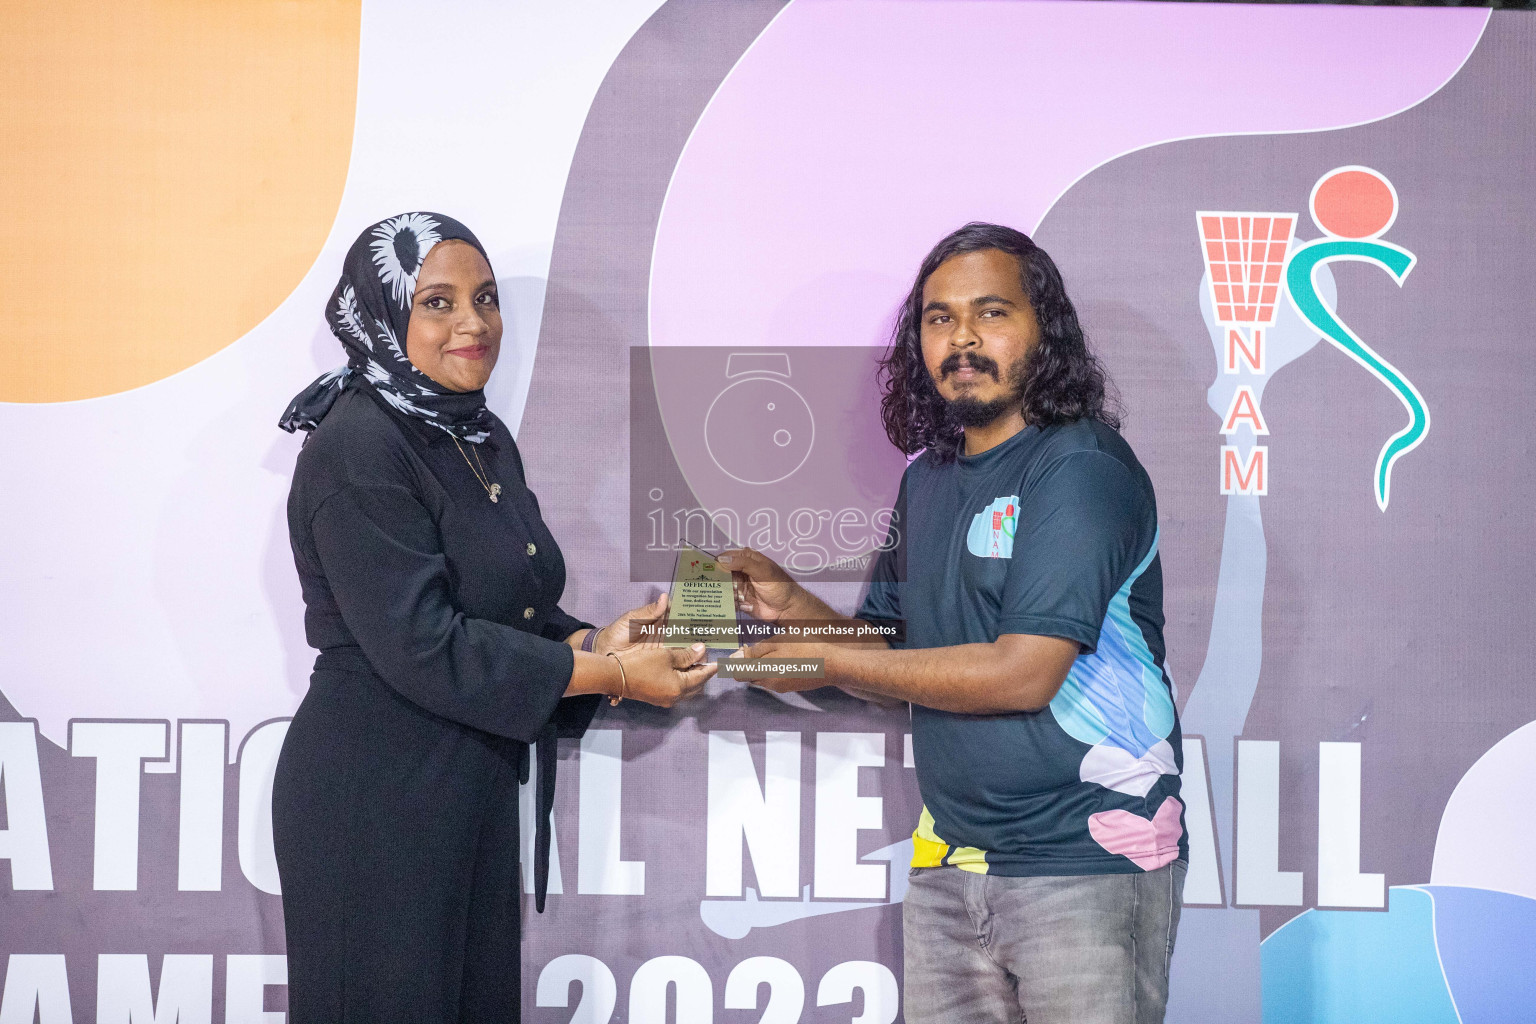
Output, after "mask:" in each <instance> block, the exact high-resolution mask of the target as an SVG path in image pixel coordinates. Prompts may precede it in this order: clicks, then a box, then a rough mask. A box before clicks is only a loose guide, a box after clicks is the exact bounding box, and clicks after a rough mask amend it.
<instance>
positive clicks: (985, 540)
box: [965, 494, 1019, 558]
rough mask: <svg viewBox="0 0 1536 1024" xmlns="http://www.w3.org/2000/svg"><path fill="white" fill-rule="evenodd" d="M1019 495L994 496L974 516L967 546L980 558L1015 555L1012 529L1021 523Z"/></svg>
mask: <svg viewBox="0 0 1536 1024" xmlns="http://www.w3.org/2000/svg"><path fill="white" fill-rule="evenodd" d="M1018 508H1019V496H1018V495H1017V494H1010V495H1008V496H1007V497H1006V498H995V499H993V501H992V504H990V505H988V506H987V507H986V508H984V509H982V510H981V511H980V512H978V513H976V514H975V515H974V516H972V517H971V529H970V532H968V533H967V534H966V535H965V546H966V547H967V548H968V549H969V550H970V552H971V554H973V555H975V556H976V557H977V558H1012V557H1013V531H1014V528H1015V526H1016V525H1017V522H1018Z"/></svg>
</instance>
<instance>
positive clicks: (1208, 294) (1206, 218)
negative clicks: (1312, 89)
mask: <svg viewBox="0 0 1536 1024" xmlns="http://www.w3.org/2000/svg"><path fill="white" fill-rule="evenodd" d="M1308 206H1309V208H1310V211H1311V214H1312V221H1313V223H1314V224H1316V225H1317V227H1318V229H1319V230H1321V231H1322V232H1323V237H1322V238H1316V239H1313V240H1312V241H1309V242H1302V243H1299V244H1297V243H1296V242H1295V241H1294V235H1295V229H1296V222H1297V220H1299V219H1300V218H1299V216H1298V215H1297V214H1295V213H1230V212H1222V211H1203V210H1202V211H1198V212H1197V213H1196V214H1195V221H1196V224H1197V226H1198V228H1199V231H1200V241H1201V249H1202V252H1203V254H1204V256H1205V269H1206V280H1205V284H1206V288H1205V294H1203V295H1202V296H1201V298H1202V303H1201V304H1202V307H1203V306H1204V305H1205V303H1206V302H1209V303H1210V317H1209V319H1210V320H1211V321H1213V326H1214V327H1215V329H1216V330H1217V331H1219V332H1220V334H1221V336H1222V340H1221V341H1220V342H1219V343H1218V349H1219V350H1220V351H1221V354H1222V358H1221V368H1222V374H1223V376H1224V375H1226V374H1236V375H1239V378H1240V380H1241V382H1240V383H1237V384H1236V386H1235V387H1232V386H1231V383H1230V382H1228V383H1227V384H1226V385H1224V384H1223V379H1222V378H1221V377H1218V379H1217V382H1216V384H1214V385H1212V387H1211V396H1212V398H1213V399H1215V398H1216V396H1217V394H1218V393H1221V392H1225V391H1226V390H1228V389H1229V388H1230V390H1231V395H1230V398H1226V399H1225V403H1224V410H1225V411H1224V413H1223V415H1222V424H1221V433H1222V435H1223V437H1226V438H1231V437H1232V435H1234V434H1236V433H1237V432H1238V431H1239V429H1243V428H1246V430H1247V431H1248V434H1249V438H1250V440H1249V441H1248V443H1247V444H1246V445H1238V444H1233V443H1230V442H1229V443H1226V444H1223V445H1222V448H1221V493H1222V494H1228V495H1255V496H1263V495H1266V494H1268V493H1269V449H1268V448H1267V447H1266V446H1264V445H1261V444H1259V443H1258V439H1259V438H1260V437H1264V436H1267V435H1268V434H1269V427H1268V425H1267V424H1266V423H1265V422H1264V414H1263V412H1262V411H1261V409H1260V396H1261V394H1262V392H1263V385H1264V381H1265V378H1266V377H1267V375H1268V374H1270V373H1272V372H1273V371H1274V370H1275V369H1278V368H1279V365H1283V364H1284V363H1285V362H1289V361H1290V359H1293V358H1295V357H1296V356H1298V355H1300V354H1301V353H1302V352H1304V351H1305V350H1306V349H1307V348H1309V347H1310V346H1311V344H1313V343H1314V342H1315V339H1316V338H1317V337H1318V336H1321V337H1323V338H1326V339H1328V341H1329V342H1331V343H1332V344H1333V345H1334V346H1336V347H1337V348H1339V349H1340V350H1342V351H1343V352H1344V353H1345V354H1346V355H1348V356H1349V357H1350V358H1351V359H1353V360H1354V361H1355V362H1357V363H1359V364H1360V365H1361V366H1363V367H1365V369H1366V370H1368V371H1370V373H1371V375H1372V376H1374V377H1375V378H1376V379H1377V380H1379V381H1381V383H1382V384H1384V385H1386V386H1387V388H1388V389H1389V390H1390V391H1391V392H1392V393H1393V394H1395V395H1396V396H1397V397H1398V400H1399V401H1401V402H1402V403H1403V407H1404V409H1405V410H1406V411H1407V413H1408V423H1407V425H1406V426H1404V427H1403V428H1402V429H1401V430H1399V431H1398V432H1397V433H1395V434H1393V435H1392V436H1391V437H1389V438H1387V440H1386V443H1385V444H1383V445H1382V448H1381V453H1380V454H1379V455H1378V456H1377V459H1376V470H1375V474H1374V479H1373V489H1374V491H1375V496H1376V505H1377V507H1379V508H1380V509H1381V510H1382V511H1383V512H1385V511H1386V509H1387V502H1388V501H1389V500H1390V498H1391V493H1392V467H1393V465H1394V464H1395V463H1396V462H1397V460H1398V459H1399V458H1401V457H1402V456H1403V455H1405V454H1407V453H1408V452H1410V451H1412V450H1413V449H1414V448H1416V447H1418V445H1419V444H1420V442H1422V441H1423V440H1424V435H1425V434H1426V433H1428V432H1429V408H1428V406H1426V405H1425V404H1424V398H1423V396H1421V395H1420V394H1419V392H1418V389H1417V388H1415V387H1414V386H1413V383H1412V382H1411V381H1409V380H1408V378H1406V377H1404V376H1403V375H1402V373H1400V372H1399V371H1398V369H1397V368H1396V367H1394V366H1393V365H1392V364H1391V363H1389V362H1388V361H1387V360H1386V359H1384V358H1382V356H1381V355H1380V354H1378V353H1377V352H1376V351H1375V350H1374V349H1372V348H1371V347H1370V346H1369V345H1367V344H1366V343H1365V342H1364V341H1362V340H1361V339H1360V337H1359V336H1358V335H1356V334H1355V332H1354V331H1352V330H1350V328H1349V326H1348V325H1347V324H1345V323H1344V322H1343V321H1342V320H1340V319H1339V317H1338V314H1337V313H1336V312H1335V311H1334V304H1333V303H1331V302H1330V301H1328V300H1327V299H1325V297H1324V294H1323V293H1324V291H1330V292H1331V291H1332V274H1331V273H1328V272H1327V267H1328V266H1329V264H1333V263H1340V262H1357V263H1370V264H1374V265H1375V266H1378V267H1381V268H1382V269H1383V270H1385V271H1386V272H1387V273H1388V274H1390V275H1391V276H1392V279H1393V280H1394V281H1395V282H1397V284H1398V285H1401V284H1402V283H1403V281H1404V279H1406V278H1407V276H1408V271H1410V270H1412V269H1413V264H1414V260H1415V257H1414V255H1413V253H1411V252H1409V251H1408V250H1406V249H1404V248H1402V247H1401V246H1398V245H1394V244H1393V243H1391V242H1385V241H1382V240H1381V235H1383V234H1384V233H1386V231H1387V229H1388V228H1390V227H1391V226H1392V223H1393V222H1394V221H1395V220H1396V219H1397V210H1398V201H1397V190H1396V189H1394V188H1393V187H1392V183H1391V182H1390V181H1388V180H1387V178H1386V176H1385V175H1383V174H1381V173H1380V172H1379V171H1376V170H1373V169H1371V168H1369V167H1359V166H1347V167H1338V168H1335V169H1334V170H1331V171H1329V172H1328V173H1327V174H1324V175H1323V176H1322V177H1321V178H1319V179H1318V181H1317V184H1315V185H1313V186H1312V194H1311V196H1310V198H1309V201H1308ZM1325 285H1326V287H1325ZM1282 295H1284V296H1286V297H1288V298H1289V300H1290V305H1291V308H1292V310H1294V312H1295V314H1296V317H1295V318H1294V319H1291V318H1288V317H1286V316H1285V315H1284V313H1283V311H1282V309H1281V297H1282ZM1217 411H1218V412H1223V408H1221V407H1218V408H1217ZM1234 440H1235V439H1234Z"/></svg>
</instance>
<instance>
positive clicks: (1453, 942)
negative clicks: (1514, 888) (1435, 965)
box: [1423, 885, 1536, 1024]
mask: <svg viewBox="0 0 1536 1024" xmlns="http://www.w3.org/2000/svg"><path fill="white" fill-rule="evenodd" d="M1423 889H1424V890H1425V891H1426V892H1428V893H1429V894H1430V895H1431V896H1433V897H1434V901H1435V938H1436V939H1437V940H1438V945H1439V947H1440V963H1441V965H1442V966H1443V967H1444V968H1445V978H1446V981H1447V982H1449V984H1450V987H1451V994H1452V995H1453V996H1455V998H1456V1009H1458V1010H1460V1011H1461V1020H1462V1024H1517V1022H1522V1024H1523V1022H1526V1021H1531V1020H1536V900H1533V899H1528V898H1527V897H1525V896H1515V895H1513V894H1511V893H1507V892H1493V891H1492V890H1489V889H1464V888H1461V887H1459V886H1449V885H1426V886H1423Z"/></svg>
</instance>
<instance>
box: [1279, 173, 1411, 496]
mask: <svg viewBox="0 0 1536 1024" xmlns="http://www.w3.org/2000/svg"><path fill="white" fill-rule="evenodd" d="M1309 205H1310V206H1311V209H1312V221H1313V223H1315V224H1316V225H1317V226H1318V228H1319V229H1320V230H1321V231H1322V232H1323V234H1324V237H1322V238H1318V239H1314V240H1312V241H1310V242H1305V243H1303V244H1302V245H1299V246H1297V247H1296V248H1295V249H1294V250H1293V251H1292V252H1291V255H1290V260H1289V261H1288V262H1287V264H1286V268H1285V284H1286V289H1287V291H1288V292H1289V293H1290V297H1291V305H1293V306H1294V307H1295V308H1296V312H1297V313H1298V314H1300V316H1301V318H1302V319H1303V320H1305V321H1306V322H1307V323H1308V324H1309V325H1311V327H1312V328H1313V329H1315V330H1316V331H1317V332H1318V334H1320V335H1322V336H1323V337H1325V338H1327V339H1328V340H1329V341H1331V342H1332V343H1333V344H1334V345H1336V346H1338V347H1339V348H1340V349H1342V350H1343V351H1344V353H1345V354H1346V355H1348V356H1349V357H1350V358H1351V359H1353V360H1354V361H1355V362H1357V363H1359V364H1360V365H1361V366H1363V367H1365V368H1366V369H1367V370H1369V371H1370V372H1371V374H1372V375H1373V376H1374V377H1375V378H1376V379H1377V380H1379V381H1381V382H1382V383H1383V384H1385V385H1386V386H1387V388H1388V389H1390V390H1391V391H1392V393H1393V394H1395V395H1396V396H1397V397H1398V400H1399V401H1401V402H1402V403H1403V407H1404V408H1405V409H1407V411H1408V424H1407V425H1406V426H1404V427H1403V428H1402V429H1401V430H1399V431H1398V432H1397V433H1395V434H1393V435H1392V436H1391V437H1389V438H1387V441H1386V443H1385V444H1384V445H1382V448H1381V454H1380V455H1378V456H1377V459H1376V475H1375V489H1376V504H1377V506H1378V507H1380V509H1381V510H1382V511H1383V512H1385V511H1386V510H1387V502H1388V501H1389V500H1390V499H1391V495H1392V466H1393V464H1394V463H1396V462H1397V460H1398V459H1400V458H1402V457H1403V456H1404V455H1406V454H1407V453H1408V452H1411V451H1412V450H1413V449H1414V448H1416V447H1418V446H1419V444H1420V443H1422V442H1423V440H1424V435H1425V434H1427V433H1428V432H1429V407H1428V406H1427V405H1425V404H1424V397H1423V396H1422V395H1420V394H1419V390H1418V388H1416V387H1414V386H1413V382H1412V381H1410V380H1409V379H1408V378H1407V377H1405V376H1403V374H1402V373H1401V372H1400V371H1399V370H1398V369H1397V367H1395V366H1393V365H1392V364H1391V363H1389V362H1388V361H1387V360H1386V359H1384V358H1383V357H1382V356H1381V355H1380V354H1379V353H1378V352H1376V351H1375V350H1374V349H1372V348H1371V347H1370V346H1369V345H1367V344H1366V343H1365V342H1364V341H1362V340H1361V339H1360V337H1359V336H1358V335H1356V334H1355V332H1354V331H1352V330H1350V328H1349V325H1348V324H1346V323H1344V321H1342V320H1340V319H1339V316H1338V314H1337V313H1336V312H1335V311H1334V310H1333V309H1330V308H1329V306H1328V304H1327V303H1326V302H1324V301H1323V298H1322V296H1321V295H1319V294H1318V288H1317V281H1318V272H1319V271H1320V270H1321V269H1322V268H1323V267H1325V266H1327V265H1328V264H1330V263H1343V262H1355V263H1370V264H1374V265H1375V266H1378V267H1380V268H1382V269H1383V270H1385V271H1386V272H1387V273H1388V274H1391V275H1392V280H1394V281H1396V282H1397V284H1398V285H1401V284H1402V283H1403V281H1404V279H1405V278H1407V276H1408V271H1410V270H1412V269H1413V264H1414V260H1415V257H1414V255H1413V253H1411V252H1409V251H1408V250H1407V249H1404V248H1403V247H1402V246H1400V245H1394V244H1393V243H1391V242H1386V241H1383V240H1382V238H1381V236H1382V235H1383V234H1385V233H1386V231H1387V229H1388V228H1390V227H1391V226H1392V223H1393V221H1395V220H1396V219H1397V209H1398V204H1397V190H1396V189H1395V188H1393V187H1392V183H1391V182H1390V181H1388V180H1387V178H1386V176H1385V175H1383V174H1382V173H1381V172H1380V171H1376V170H1373V169H1371V168H1369V167H1360V166H1348V167H1338V168H1335V169H1333V170H1331V171H1329V172H1328V173H1327V174H1324V175H1323V176H1322V177H1321V178H1319V179H1318V181H1317V184H1316V185H1314V186H1312V197H1311V201H1310V204H1309Z"/></svg>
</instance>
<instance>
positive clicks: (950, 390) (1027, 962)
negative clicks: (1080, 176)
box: [721, 223, 1188, 1024]
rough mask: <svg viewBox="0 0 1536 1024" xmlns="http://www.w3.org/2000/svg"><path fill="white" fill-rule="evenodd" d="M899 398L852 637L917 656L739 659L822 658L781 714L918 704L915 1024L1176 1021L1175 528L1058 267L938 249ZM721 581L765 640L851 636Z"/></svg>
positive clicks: (909, 916) (926, 267) (891, 362)
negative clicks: (841, 691)
mask: <svg viewBox="0 0 1536 1024" xmlns="http://www.w3.org/2000/svg"><path fill="white" fill-rule="evenodd" d="M882 382H883V385H884V389H885V398H884V402H883V405H882V416H883V419H884V423H885V429H886V433H887V435H888V436H889V437H890V439H891V442H892V443H893V444H894V445H896V447H897V448H899V449H901V450H902V451H903V452H905V453H907V454H908V455H916V456H917V458H916V459H914V460H913V462H912V463H911V465H910V466H909V467H908V468H907V471H906V473H905V475H904V476H903V478H902V482H901V489H900V492H899V494H898V497H897V504H896V514H895V518H894V520H893V525H892V528H891V532H890V535H889V537H888V538H887V541H886V544H885V546H884V549H883V550H882V551H881V553H880V555H879V557H878V559H877V561H876V564H875V570H874V577H873V580H872V582H871V585H870V590H869V593H868V595H867V597H866V598H865V600H864V602H863V605H862V606H861V607H860V609H859V612H858V619H861V620H864V621H868V622H903V623H904V624H905V632H904V636H903V638H902V639H901V640H900V641H898V642H894V643H892V644H886V643H884V642H875V643H867V644H859V645H848V644H837V645H833V644H805V643H785V642H772V641H770V642H765V643H762V644H758V645H755V646H754V647H751V648H748V649H747V650H746V651H745V652H744V656H745V657H749V658H768V657H785V656H787V657H797V658H821V659H823V660H824V665H825V673H826V678H825V679H818V680H812V681H807V680H805V679H803V678H799V679H794V678H782V677H774V676H771V675H765V676H764V677H763V678H762V679H761V680H760V684H761V685H764V686H767V687H770V688H772V689H774V690H777V691H781V692H783V691H787V690H795V689H805V688H808V687H810V686H815V685H821V684H823V683H826V682H835V683H838V684H839V685H842V686H844V687H845V688H846V689H849V690H851V691H853V692H856V693H859V694H861V695H864V696H867V697H870V698H871V699H876V700H900V701H909V702H910V703H911V704H912V733H913V737H912V745H913V753H914V756H915V759H916V763H917V776H918V785H919V788H920V789H921V791H922V796H923V804H924V806H923V812H922V816H921V819H920V821H919V822H918V825H917V829H916V831H915V833H914V834H913V845H914V853H913V861H912V878H911V880H910V885H909V887H908V889H907V896H906V900H905V904H904V909H903V924H904V932H905V973H906V979H905V1003H906V1007H905V1008H906V1019H907V1020H908V1021H909V1022H912V1024H929V1022H939V1021H943V1022H958V1021H966V1022H971V1021H1015V1022H1016V1021H1018V1020H1020V1019H1025V1020H1028V1021H1029V1024H1058V1022H1059V1024H1066V1022H1071V1024H1150V1022H1157V1021H1161V1020H1162V1019H1163V1011H1164V1007H1165V1006H1166V1003H1167V998H1168V962H1169V957H1170V955H1171V954H1172V951H1173V942H1174V935H1175V932H1176V929H1177V927H1178V918H1179V909H1180V904H1181V898H1182V892H1183V884H1184V872H1185V867H1186V864H1187V861H1188V844H1187V841H1186V839H1185V835H1184V823H1183V804H1182V803H1181V801H1180V799H1179V772H1180V767H1181V762H1182V758H1181V751H1180V745H1181V743H1180V736H1179V726H1178V719H1177V715H1176V713H1175V710H1174V702H1173V687H1172V683H1171V681H1170V679H1169V677H1168V674H1167V672H1166V671H1165V670H1164V667H1163V663H1164V653H1165V652H1164V646H1163V631H1162V628H1163V611H1162V598H1163V595H1162V568H1161V564H1160V562H1159V559H1158V550H1157V547H1158V545H1157V540H1158V529H1157V508H1156V503H1155V498H1154V496H1153V491H1152V483H1151V481H1150V480H1149V479H1148V477H1147V474H1146V472H1145V471H1144V470H1143V469H1142V467H1141V464H1140V462H1138V461H1137V459H1136V456H1135V454H1134V453H1133V452H1132V451H1131V448H1130V446H1129V445H1128V444H1127V443H1126V442H1125V440H1124V438H1122V437H1121V436H1120V433H1119V429H1118V428H1119V417H1118V415H1117V414H1116V412H1115V410H1114V407H1113V406H1114V403H1113V401H1112V400H1110V399H1109V398H1108V397H1107V396H1106V391H1107V384H1106V380H1105V375H1104V372H1103V369H1102V368H1101V366H1100V365H1099V363H1098V361H1097V360H1096V359H1095V358H1094V356H1093V355H1092V353H1090V352H1089V350H1088V347H1087V344H1086V342H1085V340H1084V338H1083V331H1082V328H1081V327H1080V326H1079V324H1078V319H1077V313H1076V311H1075V310H1074V309H1073V306H1072V303H1071V301H1070V300H1069V299H1068V298H1067V294H1066V289H1065V287H1064V286H1063V284H1062V280H1061V275H1060V273H1059V272H1058V270H1057V268H1056V265H1055V263H1054V262H1052V260H1051V258H1050V256H1048V255H1047V254H1046V253H1045V251H1044V250H1043V249H1041V248H1040V247H1039V246H1037V245H1035V244H1034V242H1033V241H1031V240H1030V238H1029V237H1028V236H1026V235H1024V234H1023V233H1021V232H1019V231H1016V230H1014V229H1012V228H1007V227H1002V226H999V225H994V224H981V223H973V224H968V225H966V226H965V227H963V228H961V229H959V230H958V231H955V232H954V233H952V234H951V235H949V236H948V237H947V238H945V239H943V240H942V241H941V242H939V244H938V245H937V246H935V247H934V249H933V250H932V251H931V252H930V253H929V254H928V256H927V257H926V258H925V259H924V260H923V263H922V266H921V268H920V269H919V271H918V275H917V280H916V282H915V283H914V284H913V286H912V290H911V292H910V293H909V294H908V296H907V299H906V301H905V303H904V304H903V306H902V310H901V315H900V317H899V319H898V322H897V326H896V329H895V332H894V336H893V338H892V342H891V347H890V350H889V352H888V353H887V355H886V357H885V359H884V362H883V374H882ZM919 453H920V454H919ZM721 561H722V562H724V563H726V564H728V565H730V567H731V568H732V569H734V570H735V571H736V572H737V573H738V581H739V592H740V594H741V599H742V602H743V608H744V610H746V611H748V612H749V613H751V614H753V615H755V616H756V617H758V618H760V619H763V620H765V621H774V620H777V619H842V618H843V617H842V616H839V615H838V614H837V613H835V612H834V611H832V609H831V608H829V607H828V606H827V605H826V604H824V603H823V602H822V601H820V600H819V599H818V598H816V597H815V596H814V595H812V594H811V593H810V592H809V591H807V590H806V589H805V588H803V587H801V586H800V585H799V584H797V583H795V582H794V581H792V580H791V579H790V578H789V577H788V576H787V575H786V574H785V573H784V571H783V570H782V569H780V568H779V567H778V566H777V565H775V564H774V563H773V562H772V561H770V560H769V559H767V558H765V557H764V556H762V555H761V554H758V553H757V552H754V551H752V550H750V549H740V550H736V551H731V552H726V553H724V554H722V556H721ZM737 674H738V675H741V674H743V673H741V672H738V673H737Z"/></svg>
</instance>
